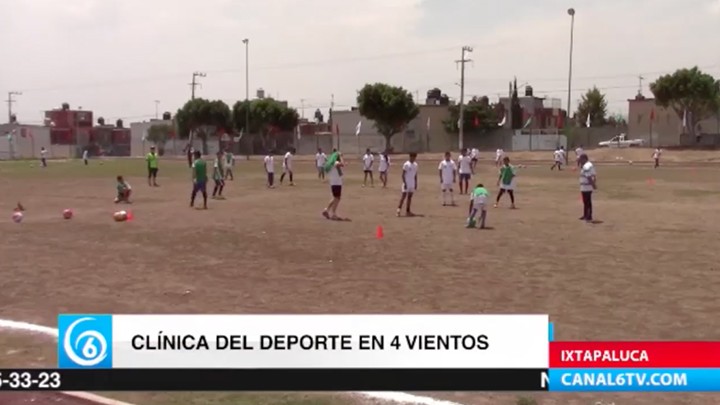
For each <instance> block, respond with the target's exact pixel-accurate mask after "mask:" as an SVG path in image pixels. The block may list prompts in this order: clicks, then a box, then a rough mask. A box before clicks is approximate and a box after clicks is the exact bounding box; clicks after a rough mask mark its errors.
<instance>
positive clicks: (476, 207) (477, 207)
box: [473, 203, 487, 212]
mask: <svg viewBox="0 0 720 405" xmlns="http://www.w3.org/2000/svg"><path fill="white" fill-rule="evenodd" d="M473 209H474V210H477V211H478V212H483V211H487V205H486V204H485V203H473Z"/></svg>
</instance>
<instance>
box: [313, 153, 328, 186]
mask: <svg viewBox="0 0 720 405" xmlns="http://www.w3.org/2000/svg"><path fill="white" fill-rule="evenodd" d="M325 162H327V155H326V154H325V153H324V152H323V150H322V148H318V151H317V153H316V154H315V167H317V171H318V179H320V180H325Z"/></svg>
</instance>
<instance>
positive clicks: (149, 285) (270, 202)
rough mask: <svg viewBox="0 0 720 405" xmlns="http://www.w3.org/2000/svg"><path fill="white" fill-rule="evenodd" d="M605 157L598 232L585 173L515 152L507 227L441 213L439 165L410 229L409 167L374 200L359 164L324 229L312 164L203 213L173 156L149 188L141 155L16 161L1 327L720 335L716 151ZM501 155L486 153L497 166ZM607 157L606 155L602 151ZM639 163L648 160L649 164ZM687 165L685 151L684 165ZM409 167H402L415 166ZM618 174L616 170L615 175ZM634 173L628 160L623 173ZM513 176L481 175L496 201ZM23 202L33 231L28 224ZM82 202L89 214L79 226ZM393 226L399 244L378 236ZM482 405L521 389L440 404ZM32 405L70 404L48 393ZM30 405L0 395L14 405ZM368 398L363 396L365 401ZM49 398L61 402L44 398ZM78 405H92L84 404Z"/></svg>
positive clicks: (565, 399)
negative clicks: (489, 325) (120, 195)
mask: <svg viewBox="0 0 720 405" xmlns="http://www.w3.org/2000/svg"><path fill="white" fill-rule="evenodd" d="M615 152H616V151H610V152H608V151H605V152H603V153H607V156H606V158H603V159H598V160H599V161H600V162H601V163H599V164H598V176H599V179H598V180H599V191H598V192H597V193H596V198H595V205H596V207H595V211H596V215H595V216H596V219H598V220H601V221H602V223H600V224H596V225H589V224H585V223H583V222H581V221H578V220H577V218H578V216H579V215H580V214H581V205H580V202H579V201H578V195H579V192H578V186H577V178H576V177H577V173H575V172H573V171H571V170H567V171H563V172H551V171H550V170H549V166H550V162H539V161H538V160H539V159H544V158H545V156H546V155H548V154H547V153H545V154H536V155H527V156H525V157H523V156H520V155H519V154H518V155H517V156H514V155H513V154H511V157H513V158H514V159H516V160H525V161H526V163H527V164H528V166H527V167H525V168H522V169H519V178H518V191H517V197H518V201H517V204H518V209H517V210H510V209H508V202H507V201H503V202H502V204H501V207H500V208H497V209H492V210H491V211H490V212H489V216H488V221H489V225H490V226H491V227H493V228H494V229H492V230H484V231H481V230H467V229H464V227H463V224H464V219H465V215H466V213H467V211H466V210H467V207H466V200H465V198H464V197H463V198H462V199H461V200H460V201H461V206H460V207H442V206H441V205H440V195H439V184H438V178H437V170H436V169H437V161H435V160H425V159H423V160H422V161H421V163H420V173H421V176H420V189H419V192H418V194H417V196H416V200H415V204H416V205H415V208H414V210H415V211H416V212H417V213H419V214H423V215H424V216H423V217H417V218H397V217H395V208H396V204H397V199H398V194H399V176H400V173H399V171H398V169H397V166H395V168H393V169H391V175H390V186H389V188H388V189H382V188H380V187H378V186H377V185H376V187H374V188H370V187H367V188H362V187H361V180H362V179H361V171H360V167H361V166H360V164H359V162H357V161H352V162H351V165H350V166H349V167H348V168H347V169H346V186H345V188H344V191H343V193H344V194H343V202H342V204H341V207H340V211H341V212H340V213H341V214H342V215H343V216H347V217H349V218H350V219H351V221H350V222H331V221H326V220H324V219H322V217H321V216H320V211H321V209H322V207H323V206H324V205H325V204H326V203H327V202H328V199H329V197H330V195H329V194H330V193H329V190H328V186H327V184H323V183H320V182H319V181H318V180H317V179H316V177H315V172H314V170H313V168H312V165H311V164H310V163H300V164H299V165H298V166H299V174H297V175H296V179H295V181H296V184H297V185H296V186H295V187H287V186H284V187H279V188H277V189H274V190H267V189H265V188H264V175H263V173H262V172H261V170H262V169H261V167H262V166H261V163H260V162H259V161H258V160H257V159H252V160H250V161H244V160H243V161H240V162H239V165H238V167H236V169H235V173H236V176H237V178H236V180H235V181H233V182H228V184H229V185H228V187H227V190H226V195H227V197H228V199H227V200H225V201H212V200H211V201H210V209H209V210H208V211H198V210H192V209H190V208H188V193H189V173H188V169H187V166H186V165H184V164H183V163H182V162H181V161H172V162H171V161H168V160H164V161H162V162H161V163H162V166H161V170H160V179H159V180H160V183H161V187H159V188H149V187H147V184H146V183H145V180H144V179H143V178H142V174H143V171H144V167H143V163H142V162H141V161H138V160H115V161H105V162H104V164H102V165H100V163H99V161H92V162H91V164H90V166H88V167H84V166H82V165H81V163H78V162H74V161H70V162H65V163H60V162H50V167H48V168H47V169H40V168H38V167H37V165H36V164H32V165H33V167H30V165H31V163H28V162H11V163H7V162H4V163H0V189H2V190H3V192H2V194H0V212H5V213H6V216H4V217H0V240H1V241H2V243H0V258H1V259H0V260H1V262H0V287H1V288H2V290H1V291H2V294H0V318H2V319H12V320H18V321H26V322H33V323H39V324H43V325H48V326H55V325H56V316H57V314H58V313H67V312H70V313H87V312H90V313H278V312H282V313H548V314H550V317H551V320H552V321H553V322H555V324H556V339H558V340H718V339H720V318H719V317H718V316H717V314H719V313H720V300H718V299H717V291H718V289H720V276H718V257H720V253H718V250H717V246H718V243H717V233H718V230H719V229H720V213H719V212H718V210H717V203H718V201H719V199H720V184H719V180H720V174H719V173H720V172H719V170H718V167H717V166H716V165H709V164H707V163H708V162H711V161H712V160H714V159H715V158H716V156H714V155H712V154H709V155H703V156H702V157H694V156H692V155H691V154H689V155H687V156H688V157H687V159H685V160H687V161H688V162H690V163H683V159H682V155H680V154H679V153H675V154H673V153H672V152H669V153H667V155H668V156H667V159H668V161H672V163H673V164H672V165H668V166H667V167H661V168H660V169H657V170H654V169H652V167H651V166H649V165H645V164H639V163H641V162H642V161H643V160H644V161H649V160H650V159H649V155H648V157H647V158H644V159H642V156H641V153H644V154H648V153H649V151H647V150H643V151H641V152H637V151H633V152H632V153H638V158H634V159H635V162H636V163H635V164H634V165H632V166H631V165H628V164H627V163H626V161H627V160H629V159H633V158H632V157H630V158H628V157H623V156H620V157H621V159H614V158H615V157H617V156H612V155H613V154H614V153H615ZM486 156H487V154H486ZM603 156H604V155H603ZM633 156H634V155H633ZM678 156H680V157H678ZM396 159H397V160H400V157H398V158H396ZM603 162H605V163H603ZM611 163H617V164H611ZM495 173H496V172H495V169H494V166H493V165H491V164H490V163H489V162H487V161H481V164H480V167H479V175H478V176H477V177H476V179H474V180H473V182H479V181H482V182H484V183H485V184H486V185H491V186H492V187H490V188H491V189H493V192H494V191H495V190H494V182H495V177H496V174H495ZM117 174H123V175H125V176H126V177H127V178H128V179H129V181H130V183H131V184H132V186H133V190H134V191H133V192H134V193H135V195H134V197H135V198H134V200H135V201H134V204H133V205H132V206H131V207H130V209H131V210H132V212H133V214H134V216H135V219H134V220H133V221H132V222H128V223H115V222H113V221H112V218H111V215H112V212H114V211H115V210H116V209H117V206H116V205H115V204H113V202H112V199H113V197H114V177H115V175H117ZM18 201H21V202H22V204H23V205H24V206H25V208H26V209H27V211H26V212H25V219H24V221H23V222H22V223H21V224H15V223H13V222H12V221H11V220H10V215H11V212H12V208H13V207H14V206H15V204H16V203H17V202H18ZM65 208H72V209H73V210H74V212H75V217H74V218H73V219H72V220H70V221H66V220H63V219H62V217H61V212H62V210H63V209H65ZM378 225H381V226H383V228H384V234H385V237H384V238H383V239H382V240H377V239H376V238H375V229H376V227H377V226H378ZM0 350H2V353H3V355H2V356H0V365H2V366H23V365H24V366H27V365H28V364H32V365H44V366H53V365H54V364H55V353H54V351H55V345H54V342H52V341H50V340H48V339H45V338H42V337H37V336H30V337H27V336H23V335H18V334H15V333H6V332H4V331H0ZM424 395H431V396H434V397H438V398H443V399H448V400H452V401H456V402H459V403H462V404H467V405H476V404H477V405H481V404H514V403H515V402H516V401H517V398H518V395H516V394H497V393H429V394H427V393H426V394H424ZM110 396H112V397H113V398H118V399H123V400H128V401H132V402H134V403H137V404H151V405H156V404H177V405H180V404H200V403H203V404H223V405H229V404H248V405H249V404H258V403H261V404H267V405H278V404H287V405H290V404H300V403H302V404H304V403H308V404H310V403H313V404H318V403H327V404H340V403H343V402H345V401H344V400H343V398H345V399H347V398H348V397H338V396H327V395H326V396H313V395H305V396H295V395H289V396H287V395H286V396H277V395H275V396H269V397H268V396H260V395H257V394H214V395H195V394H184V395H179V394H163V393H154V394H147V393H145V394H143V393H130V394H128V393H116V394H110ZM35 397H36V398H35V400H34V401H32V403H36V404H45V403H55V402H53V399H52V398H54V396H53V397H51V396H47V398H46V397H42V398H40V397H37V395H35ZM531 397H532V398H534V399H535V400H536V401H537V403H538V404H541V405H551V404H552V405H554V404H596V403H598V402H599V401H601V402H602V403H605V404H611V403H614V404H617V405H621V404H622V405H624V404H641V405H644V404H647V405H649V404H655V405H657V404H672V405H677V404H703V405H704V404H710V403H720V394H672V395H671V394H602V395H597V394H537V395H531ZM21 400H26V401H28V403H30V402H29V400H27V399H26V398H25V397H24V396H23V397H20V396H11V395H10V394H0V404H2V405H5V404H7V405H10V404H17V403H23V402H19V401H21ZM348 400H349V401H354V402H357V401H358V400H357V399H348ZM42 401H45V402H42ZM64 401H65V402H63V403H66V404H68V405H81V404H80V403H77V404H76V403H75V402H68V400H67V398H65V399H64Z"/></svg>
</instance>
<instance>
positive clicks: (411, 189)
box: [400, 184, 415, 193]
mask: <svg viewBox="0 0 720 405" xmlns="http://www.w3.org/2000/svg"><path fill="white" fill-rule="evenodd" d="M400 189H401V190H402V192H403V193H414V192H415V185H414V184H408V185H407V187H405V185H404V184H403V185H402V186H401V188H400Z"/></svg>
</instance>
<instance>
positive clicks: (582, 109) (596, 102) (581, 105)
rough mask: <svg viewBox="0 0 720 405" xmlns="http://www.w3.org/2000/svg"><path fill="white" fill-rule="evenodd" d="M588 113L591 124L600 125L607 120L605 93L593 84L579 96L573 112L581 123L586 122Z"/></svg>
mask: <svg viewBox="0 0 720 405" xmlns="http://www.w3.org/2000/svg"><path fill="white" fill-rule="evenodd" d="M588 115H590V125H591V126H601V125H605V123H606V122H607V100H605V94H603V93H602V92H601V91H600V90H599V89H598V88H597V87H595V86H593V88H592V89H590V90H588V91H587V93H585V94H583V96H582V97H581V98H580V101H579V102H578V108H577V112H576V113H575V117H577V119H578V120H580V122H582V124H583V125H584V124H585V123H586V122H587V117H588Z"/></svg>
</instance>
